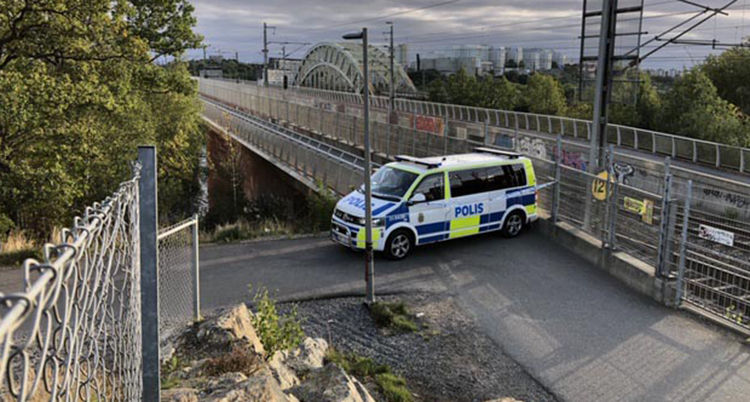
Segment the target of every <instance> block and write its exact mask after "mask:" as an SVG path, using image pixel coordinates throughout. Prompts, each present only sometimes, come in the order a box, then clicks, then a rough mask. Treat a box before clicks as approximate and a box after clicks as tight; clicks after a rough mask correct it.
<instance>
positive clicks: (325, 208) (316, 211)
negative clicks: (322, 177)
mask: <svg viewBox="0 0 750 402" xmlns="http://www.w3.org/2000/svg"><path fill="white" fill-rule="evenodd" d="M319 187H320V191H319V192H318V193H315V194H310V195H309V196H308V197H307V212H306V217H305V219H304V220H303V221H304V222H305V223H304V224H303V228H304V231H307V232H310V233H317V232H322V231H325V230H329V229H330V228H331V216H333V210H334V209H335V208H336V203H337V201H338V200H337V199H336V198H334V197H333V196H331V195H330V194H329V193H328V191H327V189H325V188H323V186H322V184H321V185H319Z"/></svg>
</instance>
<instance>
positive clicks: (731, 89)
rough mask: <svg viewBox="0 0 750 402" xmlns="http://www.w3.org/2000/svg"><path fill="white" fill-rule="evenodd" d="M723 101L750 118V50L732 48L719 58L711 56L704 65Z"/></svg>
mask: <svg viewBox="0 0 750 402" xmlns="http://www.w3.org/2000/svg"><path fill="white" fill-rule="evenodd" d="M703 72H705V73H706V75H707V76H708V78H709V79H711V82H712V83H713V84H714V86H716V90H717V92H718V94H719V96H721V97H722V98H723V99H725V100H727V101H729V102H731V103H733V104H734V105H736V106H737V107H738V108H740V109H741V110H742V112H743V113H744V114H746V115H748V116H750V49H748V48H732V49H729V50H727V51H725V52H723V53H722V54H721V55H719V56H710V57H709V58H708V59H707V60H706V64H704V65H703Z"/></svg>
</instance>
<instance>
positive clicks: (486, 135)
mask: <svg viewBox="0 0 750 402" xmlns="http://www.w3.org/2000/svg"><path fill="white" fill-rule="evenodd" d="M484 145H490V119H489V118H487V120H485V121H484Z"/></svg>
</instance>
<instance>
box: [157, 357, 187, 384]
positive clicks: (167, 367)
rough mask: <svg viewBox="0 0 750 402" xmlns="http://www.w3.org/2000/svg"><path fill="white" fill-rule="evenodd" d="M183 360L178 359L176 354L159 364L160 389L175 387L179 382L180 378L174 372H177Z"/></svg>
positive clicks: (182, 364)
mask: <svg viewBox="0 0 750 402" xmlns="http://www.w3.org/2000/svg"><path fill="white" fill-rule="evenodd" d="M184 365H185V364H184V362H183V361H182V360H180V358H178V357H177V356H176V355H175V356H172V358H171V359H169V360H167V361H165V362H164V363H162V365H161V389H163V390H167V389H172V388H176V387H178V386H179V385H180V384H181V381H180V379H179V378H178V377H177V376H175V375H174V374H175V373H177V372H178V371H179V370H180V369H181V368H182V367H184Z"/></svg>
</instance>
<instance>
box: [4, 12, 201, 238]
mask: <svg viewBox="0 0 750 402" xmlns="http://www.w3.org/2000/svg"><path fill="white" fill-rule="evenodd" d="M2 8H3V13H2V14H1V15H0V182H1V183H3V185H2V186H0V210H2V211H3V213H4V214H5V215H6V216H7V217H10V218H11V219H13V220H14V221H15V222H16V223H19V222H24V224H25V225H27V226H28V227H25V228H23V229H27V230H30V231H31V232H32V233H34V234H35V236H36V237H40V238H41V237H44V234H46V233H47V232H48V231H49V230H50V229H51V228H52V227H54V226H64V225H66V224H69V222H70V218H71V214H72V213H73V212H74V211H80V210H81V209H82V208H83V207H84V206H85V205H87V204H90V203H91V202H93V201H98V200H100V199H102V198H103V197H105V196H106V195H108V194H110V193H111V192H112V191H113V190H114V189H115V188H116V185H117V183H119V182H120V181H122V180H123V179H126V178H127V177H128V176H129V174H130V171H129V170H130V168H129V166H128V164H129V162H130V161H132V160H133V159H134V158H135V155H136V147H137V145H140V144H149V143H151V144H156V145H157V146H158V150H159V163H160V172H159V173H160V177H161V180H160V183H159V184H160V188H161V189H163V190H164V193H163V194H165V197H163V199H162V200H160V202H161V203H162V205H163V206H162V208H160V209H161V210H162V211H174V212H175V213H179V212H182V211H180V210H181V209H183V208H186V207H187V206H186V205H179V203H181V202H182V203H184V200H188V199H190V198H191V197H190V194H189V191H190V190H191V188H190V186H185V185H184V183H185V180H188V179H192V178H193V173H194V172H195V171H196V169H197V165H198V158H197V157H196V154H195V152H196V150H199V149H200V147H201V143H202V139H201V136H200V134H199V130H198V121H199V116H198V113H197V112H198V105H197V103H196V88H195V84H194V83H193V82H192V81H191V80H190V77H189V75H188V74H187V69H186V68H185V65H184V64H183V63H181V62H179V61H175V62H172V63H170V64H168V65H165V66H157V65H155V64H153V63H152V62H151V61H152V59H153V58H154V57H158V56H166V57H169V58H171V59H174V60H177V59H178V58H179V57H180V56H181V54H182V53H183V52H184V51H185V50H186V49H188V48H190V47H194V46H195V45H196V44H197V43H198V42H199V41H200V37H199V36H197V35H195V34H193V33H192V26H193V25H194V23H195V20H194V18H193V17H192V7H191V6H190V5H189V4H188V3H186V2H185V1H182V0H160V1H117V2H110V1H104V0H87V1H82V0H39V1H34V2H19V1H10V2H8V1H6V2H3V7H2ZM10 21H13V23H10ZM175 195H177V196H175Z"/></svg>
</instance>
